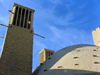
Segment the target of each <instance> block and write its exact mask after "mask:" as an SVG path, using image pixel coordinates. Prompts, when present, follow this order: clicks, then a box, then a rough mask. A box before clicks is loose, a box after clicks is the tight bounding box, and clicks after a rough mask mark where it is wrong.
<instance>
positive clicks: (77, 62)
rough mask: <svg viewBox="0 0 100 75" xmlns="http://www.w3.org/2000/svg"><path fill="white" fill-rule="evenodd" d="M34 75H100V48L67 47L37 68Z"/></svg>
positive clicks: (81, 45) (91, 46) (87, 46)
mask: <svg viewBox="0 0 100 75" xmlns="http://www.w3.org/2000/svg"><path fill="white" fill-rule="evenodd" d="M33 75H100V47H99V46H94V45H88V44H80V45H73V46H69V47H65V48H63V49H61V50H59V51H57V52H56V53H54V54H53V55H51V56H50V57H49V58H48V59H47V60H46V61H45V62H44V63H42V64H41V65H40V66H39V67H38V68H36V70H35V71H34V72H33Z"/></svg>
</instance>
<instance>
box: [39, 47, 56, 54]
mask: <svg viewBox="0 0 100 75" xmlns="http://www.w3.org/2000/svg"><path fill="white" fill-rule="evenodd" d="M44 50H48V51H51V52H55V51H54V50H50V49H46V48H43V49H42V50H41V51H40V52H39V54H40V53H41V52H42V51H44Z"/></svg>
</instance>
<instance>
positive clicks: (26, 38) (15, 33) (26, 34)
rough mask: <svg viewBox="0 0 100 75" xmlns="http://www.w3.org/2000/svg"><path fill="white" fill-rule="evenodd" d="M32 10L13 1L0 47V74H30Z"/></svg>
mask: <svg viewBox="0 0 100 75" xmlns="http://www.w3.org/2000/svg"><path fill="white" fill-rule="evenodd" d="M34 12H35V10H32V9H30V8H27V7H24V6H21V5H18V4H15V3H14V5H13V7H12V10H11V14H10V17H9V24H8V28H7V32H6V35H5V38H4V43H3V47H2V54H1V61H0V75H31V73H32V50H33V31H32V29H33V14H34Z"/></svg>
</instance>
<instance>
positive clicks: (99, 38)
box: [92, 27, 100, 46]
mask: <svg viewBox="0 0 100 75" xmlns="http://www.w3.org/2000/svg"><path fill="white" fill-rule="evenodd" d="M92 36H93V40H94V44H95V45H96V46H100V27H98V28H96V29H95V30H93V31H92Z"/></svg>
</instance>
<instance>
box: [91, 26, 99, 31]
mask: <svg viewBox="0 0 100 75" xmlns="http://www.w3.org/2000/svg"><path fill="white" fill-rule="evenodd" d="M97 28H100V26H99V27H97ZM97 28H95V29H94V30H93V31H95V30H96V29H97ZM93 31H92V32H93Z"/></svg>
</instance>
